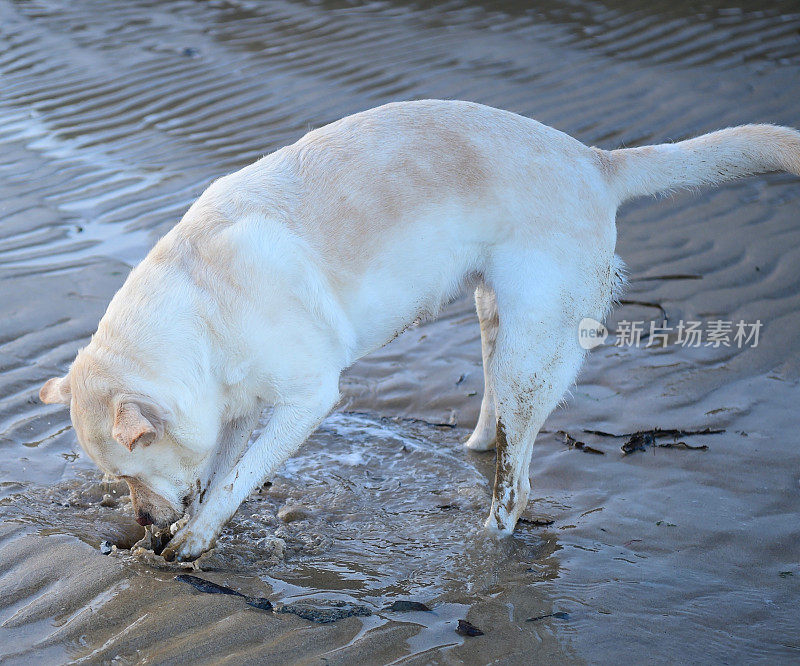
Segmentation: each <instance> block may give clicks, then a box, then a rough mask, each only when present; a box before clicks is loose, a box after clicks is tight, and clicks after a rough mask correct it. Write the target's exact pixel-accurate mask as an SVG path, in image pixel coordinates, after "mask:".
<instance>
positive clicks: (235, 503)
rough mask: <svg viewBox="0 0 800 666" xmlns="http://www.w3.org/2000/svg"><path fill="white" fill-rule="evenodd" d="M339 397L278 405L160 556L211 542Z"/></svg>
mask: <svg viewBox="0 0 800 666" xmlns="http://www.w3.org/2000/svg"><path fill="white" fill-rule="evenodd" d="M337 399H338V390H337V392H336V397H335V398H334V399H330V396H328V398H327V399H321V400H315V401H313V402H311V403H310V404H312V405H313V407H309V404H308V403H307V404H305V405H303V406H302V407H298V406H294V405H277V406H276V407H275V409H274V410H273V412H272V417H271V418H270V420H269V422H268V423H267V426H266V427H265V428H264V431H263V432H262V433H261V435H260V436H259V437H258V439H256V440H255V441H254V442H253V444H252V445H251V446H250V448H249V449H248V450H247V451H246V452H245V454H244V455H243V456H242V457H241V459H240V460H239V462H238V463H236V465H235V466H234V467H233V469H232V470H231V471H230V472H228V473H227V474H226V475H225V476H224V477H223V478H221V479H219V481H218V482H216V483H215V484H214V487H212V488H210V489H209V490H208V492H207V494H206V497H205V498H204V501H203V502H202V504H200V505H198V511H197V513H196V514H195V515H194V516H192V517H191V518H190V520H189V522H188V523H187V524H186V525H185V526H184V527H183V528H182V529H181V530H179V531H178V533H177V534H176V535H175V537H174V538H173V539H172V541H170V543H169V545H168V546H167V548H165V549H164V552H163V553H162V554H163V556H164V559H166V560H168V561H169V560H172V559H176V558H177V559H178V560H193V559H196V558H197V557H199V556H200V555H201V554H202V553H203V552H204V551H206V550H208V549H210V548H211V547H213V545H214V543H215V541H216V539H217V537H218V536H219V534H220V532H221V531H222V528H223V527H224V525H225V523H227V522H228V520H230V518H231V517H232V516H233V514H234V513H236V509H238V508H239V505H240V504H241V503H242V502H243V501H244V500H245V498H246V497H247V496H248V495H249V494H250V493H251V492H253V491H254V490H255V489H256V488H258V487H259V486H260V485H262V484H263V483H264V481H265V480H266V479H267V477H269V475H271V474H272V473H273V472H274V471H275V470H276V469H277V468H278V466H280V465H281V464H282V463H283V462H284V461H285V460H286V459H287V458H288V457H289V456H290V455H291V454H292V453H294V452H295V451H296V450H297V449H298V448H299V447H300V445H301V444H302V443H303V442H304V441H305V440H306V438H307V437H308V436H309V435H310V434H311V433H312V432H313V431H314V430H315V429H316V427H317V426H318V425H319V424H320V422H321V421H322V419H324V418H325V416H327V414H328V412H329V411H330V410H331V408H332V407H333V405H334V404H335V403H336V400H337Z"/></svg>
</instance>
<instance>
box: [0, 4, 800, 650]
mask: <svg viewBox="0 0 800 666" xmlns="http://www.w3.org/2000/svg"><path fill="white" fill-rule="evenodd" d="M799 29H800V13H798V11H797V10H796V7H794V5H793V4H792V3H788V2H787V3H775V4H770V3H757V4H756V3H736V5H728V4H723V3H708V4H707V5H704V6H703V8H702V9H697V7H696V6H695V5H694V4H693V3H667V2H663V3H661V2H659V3H650V4H649V5H648V6H647V7H646V8H642V7H640V6H639V4H638V3H630V2H624V1H620V2H595V3H589V2H575V3H567V4H556V5H552V4H542V5H538V6H534V7H533V8H529V7H528V6H527V4H526V5H524V6H523V4H522V3H520V4H514V3H489V4H482V5H471V6H470V5H463V4H460V3H437V4H436V5H435V6H434V7H432V8H428V9H424V8H423V7H422V6H418V5H415V4H406V3H400V2H391V3H389V2H387V3H378V4H374V5H370V6H368V7H364V8H358V7H353V6H351V5H349V4H346V3H340V2H328V3H313V2H307V3H279V2H278V3H268V4H263V5H259V4H255V3H246V2H212V3H194V2H189V1H176V2H169V3H148V2H133V3H126V5H125V6H124V7H123V6H119V7H118V8H117V7H115V9H114V10H113V11H109V10H108V9H107V8H106V7H105V5H103V4H100V3H97V2H84V1H81V2H55V1H52V0H43V1H42V2H39V3H23V2H2V3H0V82H2V83H1V84H0V85H1V86H2V90H0V146H1V147H2V149H3V150H2V151H0V152H2V157H0V313H2V315H3V317H2V322H1V323H0V396H2V400H0V448H2V451H3V453H4V455H2V456H0V521H1V522H0V607H1V608H2V609H3V610H2V612H0V645H1V646H2V648H0V655H1V656H2V657H5V659H6V660H7V661H8V662H9V663H22V662H30V661H31V660H40V661H48V662H52V663H65V662H67V661H70V660H75V661H78V660H80V659H84V660H85V661H87V662H90V663H94V662H99V661H102V660H109V659H111V658H112V657H115V656H117V657H118V658H119V659H120V660H122V661H124V662H136V661H142V660H146V659H149V660H151V661H155V662H159V663H170V662H173V661H179V660H181V659H189V658H190V659H192V660H193V661H198V662H211V661H215V660H218V659H220V658H223V657H228V658H229V659H230V660H231V661H233V662H237V663H238V662H245V661H252V660H253V659H257V658H262V659H269V660H272V661H275V662H276V663H289V662H292V661H303V660H306V661H314V660H317V661H318V660H319V658H320V657H323V656H324V657H325V658H326V659H327V660H328V661H329V662H337V661H338V662H341V663H345V662H348V663H352V662H354V661H355V662H359V663H361V662H363V663H390V662H393V661H394V660H403V661H402V663H431V662H433V663H460V662H466V663H486V662H488V661H490V660H491V659H500V660H502V661H505V662H507V663H522V662H529V661H530V660H532V659H534V660H539V661H547V662H557V663H582V662H584V661H588V662H597V661H609V660H613V659H617V660H626V661H629V660H631V659H633V658H640V655H641V654H648V655H650V656H651V658H652V660H653V661H654V662H657V663H667V662H675V661H678V662H681V661H691V660H696V659H698V658H700V657H698V655H702V659H703V660H704V661H708V662H711V663H720V662H730V661H759V660H763V661H770V662H773V663H775V662H790V661H793V660H796V659H797V656H798V653H799V652H800V643H798V641H797V639H796V636H797V635H798V633H800V623H799V622H798V619H797V617H796V612H795V609H796V607H797V602H798V600H799V599H800V587H798V586H800V569H798V562H800V546H798V544H800V526H799V525H798V521H797V515H798V509H800V446H799V445H800V441H798V437H797V436H796V431H797V417H796V405H797V403H798V398H800V384H799V382H800V314H798V313H800V296H798V294H800V272H798V270H797V268H796V267H797V265H798V259H800V257H797V256H796V255H797V254H798V252H800V251H798V250H797V249H796V248H798V247H800V226H799V225H798V224H797V219H798V210H800V208H798V206H800V188H798V183H797V180H796V179H793V178H791V177H789V176H786V175H770V176H767V177H763V178H757V179H756V178H754V179H748V180H744V181H740V182H737V183H734V184H731V185H728V186H726V187H724V188H721V189H719V190H715V191H711V192H700V193H697V194H695V195H692V194H680V195H674V196H671V197H666V198H663V199H657V200H656V199H654V200H641V201H638V202H636V203H634V204H631V205H629V206H626V207H625V208H624V209H623V210H622V211H620V215H619V221H618V248H617V252H618V254H620V255H621V256H622V257H623V259H624V260H625V261H626V263H627V265H628V268H629V270H630V274H631V277H632V278H633V279H632V280H631V285H630V287H629V290H628V292H627V294H626V295H625V298H626V299H627V300H629V301H639V302H648V303H658V304H659V305H660V306H661V307H663V309H664V311H665V312H667V313H668V315H669V317H670V319H671V320H675V321H677V320H680V319H684V320H689V319H698V320H701V321H708V320H715V319H728V320H739V319H743V320H746V321H755V320H762V321H763V322H764V329H763V330H762V333H761V340H760V343H759V345H758V347H756V348H747V349H735V348H720V349H714V348H710V347H701V348H697V349H690V348H681V347H680V346H677V345H669V346H667V347H666V348H665V349H646V348H618V347H614V346H611V345H605V346H601V347H599V348H597V349H595V350H594V351H592V352H591V353H590V354H589V357H588V359H587V362H586V364H585V366H584V369H583V371H582V373H581V375H580V377H579V380H578V383H577V386H576V387H574V389H573V391H572V394H571V396H570V398H569V399H568V400H567V402H566V404H565V406H564V407H563V408H561V409H559V410H557V411H556V412H555V413H554V414H553V415H552V416H551V418H550V419H548V423H547V424H546V426H545V428H546V430H547V431H548V432H547V433H544V434H543V435H542V436H541V437H540V439H539V441H538V442H537V446H536V450H535V453H534V460H533V464H532V467H531V472H532V482H533V491H532V494H531V502H530V505H529V507H528V509H527V512H526V514H525V515H526V517H527V518H529V519H530V520H531V521H533V522H531V523H528V524H525V523H523V524H522V525H521V526H520V529H519V530H518V532H517V533H516V535H515V537H514V538H513V539H512V540H509V541H507V542H501V543H495V542H491V541H487V540H486V538H485V536H484V535H483V534H482V532H481V530H480V525H481V523H482V521H483V519H484V518H485V514H486V511H487V510H488V505H489V501H490V493H489V479H490V478H491V473H492V472H491V469H492V464H493V461H492V459H491V458H492V456H491V454H483V455H479V454H474V453H469V452H467V451H465V450H463V449H462V448H461V446H460V444H461V441H462V440H463V439H465V438H466V436H467V435H468V433H469V428H470V426H471V425H473V424H474V422H475V420H476V418H477V414H478V409H479V406H480V398H481V391H482V370H481V365H480V364H481V361H480V341H479V330H478V324H477V319H476V317H475V315H474V312H473V308H472V303H471V300H470V298H469V296H465V297H463V298H461V299H459V300H458V301H456V302H455V303H454V304H452V305H451V306H450V307H449V308H448V309H447V310H446V311H445V312H444V313H443V315H442V317H441V318H440V319H438V320H437V321H435V322H429V323H426V324H423V325H421V326H419V327H415V328H412V329H411V330H409V331H407V332H406V333H405V334H404V335H402V336H401V337H400V338H398V339H397V340H395V341H394V342H392V343H391V344H390V345H388V346H387V347H385V348H384V349H382V350H380V351H378V352H376V353H375V354H372V355H370V356H369V357H367V358H365V359H363V360H362V361H360V362H359V363H358V364H356V365H355V366H354V367H353V368H352V369H351V370H349V371H348V372H347V373H346V374H345V376H344V377H343V379H342V384H341V388H342V394H343V396H344V397H343V404H342V406H341V410H340V411H339V412H337V413H335V414H334V415H332V416H331V417H329V419H328V420H326V422H325V423H324V424H323V426H322V428H321V429H320V431H319V432H318V433H317V434H315V436H314V437H313V438H312V439H311V440H310V442H309V443H307V445H306V446H304V447H303V449H302V450H301V451H300V452H299V454H298V455H297V456H296V457H295V458H293V459H292V460H290V461H289V463H287V465H286V466H285V467H284V468H283V469H282V470H281V471H280V472H279V474H278V475H277V476H276V478H275V479H273V480H272V481H273V484H272V486H270V487H269V488H268V489H265V491H264V492H262V493H259V494H258V495H254V496H253V497H252V498H250V500H248V502H247V503H246V505H245V506H244V507H243V508H242V509H241V510H240V511H239V512H238V513H237V515H236V517H235V519H234V521H233V523H232V525H231V526H230V528H229V529H228V530H226V533H225V535H224V537H223V540H222V542H221V546H220V548H219V549H218V552H217V553H216V554H215V555H214V559H213V561H210V562H209V566H208V568H207V569H205V570H204V571H202V572H199V573H196V575H199V576H202V577H206V578H207V579H208V580H212V581H214V582H216V583H218V584H220V585H225V586H228V587H231V588H232V589H234V590H237V591H239V592H241V593H242V594H245V595H247V596H251V597H258V598H262V597H263V598H268V599H270V601H271V603H273V604H276V605H279V604H282V603H295V602H299V601H303V600H309V599H310V600H312V601H313V602H314V603H321V602H336V601H341V602H345V603H351V604H359V605H364V606H367V607H369V608H370V610H371V612H372V613H373V615H372V616H370V617H361V618H359V617H347V618H343V619H341V620H338V621H336V622H332V623H329V624H317V623H314V622H311V621H309V620H306V619H303V618H302V617H298V616H295V615H292V614H290V613H287V614H270V615H268V616H265V615H264V611H262V610H259V609H255V608H252V607H248V606H247V604H245V603H243V602H242V600H241V599H238V598H236V596H235V595H219V594H201V593H199V592H197V591H195V590H193V589H192V588H191V586H189V585H186V584H185V583H181V582H175V581H173V578H174V576H175V575H176V574H177V573H179V571H176V570H173V569H163V570H162V569H160V568H158V567H153V566H149V565H147V564H146V563H142V562H139V561H137V560H135V559H134V558H132V557H131V556H129V555H128V554H127V553H126V552H125V551H123V550H120V551H119V552H118V553H114V554H112V555H102V554H101V553H100V551H99V546H100V542H101V541H103V540H109V541H111V542H112V543H118V544H120V545H121V546H124V545H129V544H131V543H133V541H134V540H135V539H136V538H138V535H139V528H138V526H137V525H136V524H135V523H134V522H133V520H132V517H131V516H130V513H129V509H128V508H127V505H126V503H125V500H124V499H123V498H122V491H121V490H120V489H117V493H114V492H113V490H114V486H113V485H108V484H105V483H104V482H103V480H102V478H101V477H100V475H99V473H98V472H97V471H96V470H95V469H94V468H93V467H92V465H91V464H90V462H89V461H88V460H87V459H86V457H85V456H84V455H83V454H82V452H81V451H80V448H79V447H78V445H77V443H76V442H75V438H74V433H72V431H71V428H70V427H69V419H68V416H67V414H66V412H65V411H64V410H62V409H58V408H55V407H47V406H43V405H41V404H39V403H38V401H37V400H36V397H35V396H36V392H37V391H38V388H39V386H40V385H41V383H42V382H43V381H44V380H45V379H47V378H48V377H50V376H53V375H55V374H59V373H62V372H63V371H64V370H65V369H66V367H67V365H68V363H69V362H70V360H71V359H72V358H73V357H74V354H75V352H76V350H77V349H78V348H79V347H80V346H81V345H82V344H85V341H86V340H87V339H88V337H89V335H90V334H91V333H92V331H93V330H94V327H95V326H96V323H97V321H98V319H99V317H100V315H101V314H102V312H103V311H104V309H105V306H106V304H107V303H108V301H109V300H110V298H111V296H112V295H113V293H114V291H115V290H116V288H117V287H118V286H119V285H120V284H121V283H122V281H123V280H124V278H125V275H126V274H127V272H128V270H129V269H130V267H131V266H133V265H135V264H136V263H137V262H138V261H139V260H140V259H141V257H142V256H143V255H144V253H145V252H146V251H147V249H148V248H149V247H150V246H151V245H152V244H153V243H154V241H155V239H156V238H158V237H159V236H160V235H161V234H163V233H164V232H165V231H166V230H167V229H169V228H170V227H171V226H172V225H173V224H174V223H175V222H176V221H177V220H178V219H179V218H180V215H181V214H182V212H183V211H184V210H185V209H186V207H187V206H188V205H189V203H190V202H191V201H192V200H193V199H194V198H195V197H196V196H197V195H199V193H200V192H201V191H202V190H203V189H204V187H205V186H207V184H208V183H209V182H210V181H211V180H212V179H214V178H215V177H217V176H219V175H222V174H224V173H227V172H230V171H232V170H235V169H237V168H240V167H241V166H243V165H245V164H247V163H249V162H251V161H253V160H254V159H256V158H257V157H259V156H260V155H262V154H264V153H267V152H269V151H271V150H274V149H276V148H278V147H280V146H281V145H285V144H286V143H290V142H292V141H294V140H296V139H297V138H299V136H301V135H302V134H303V133H304V132H305V131H307V130H308V129H310V128H312V127H317V126H320V125H322V124H324V123H326V122H330V121H332V120H335V119H337V118H339V117H341V116H343V115H346V114H348V113H352V112H355V111H358V110H361V109H364V108H368V107H371V106H375V105H377V104H380V103H383V102H387V101H392V100H397V99H412V98H423V97H442V98H462V99H471V100H474V101H478V102H481V103H486V104H490V105H493V106H498V107H502V108H506V109H510V110H512V111H516V112H519V113H523V114H525V115H529V116H531V117H534V118H536V119H537V120H539V121H541V122H544V123H547V124H550V125H553V126H555V127H557V128H558V129H561V130H563V131H566V132H568V133H570V134H572V135H573V136H575V137H576V138H578V139H580V140H581V141H583V142H585V143H587V144H590V145H592V144H593V145H598V146H600V147H603V148H615V147H617V146H620V145H637V144H642V143H648V142H658V141H667V140H677V139H682V138H686V137H688V136H692V135H695V134H699V133H701V132H705V131H710V130H714V129H717V128H719V127H723V126H728V125H735V124H741V123H747V122H774V123H781V124H787V125H795V126H797V125H798V124H800V120H798V118H797V114H796V106H797V104H796V100H797V98H798V94H800V77H798V70H800V39H798V30H799ZM664 275H667V276H670V275H671V276H681V275H693V276H699V278H698V279H691V280H690V279H666V280H656V279H651V278H655V277H658V276H664ZM656 316H658V313H657V312H656V311H654V310H653V309H652V308H642V307H638V306H636V305H622V306H621V307H620V308H618V309H617V310H616V311H615V312H614V313H613V315H612V318H611V321H610V322H609V327H610V328H612V329H613V328H615V327H616V326H617V324H618V322H620V321H621V320H624V319H626V318H627V319H634V318H637V319H643V320H645V321H649V319H651V318H654V317H656ZM425 422H427V424H426V423H425ZM429 424H446V425H447V426H448V427H436V426H432V425H429ZM451 425H452V426H453V427H449V426H451ZM654 428H675V429H681V430H702V429H704V428H712V429H720V430H724V431H725V432H724V433H720V434H716V435H710V436H708V437H703V438H702V441H700V440H699V439H697V438H694V439H693V438H691V437H688V438H686V441H687V442H688V443H689V444H692V445H699V444H705V445H707V446H708V450H704V451H688V450H680V449H677V450H675V449H661V448H658V447H655V446H646V447H645V448H646V450H645V451H637V452H635V453H633V454H631V455H627V456H626V455H623V453H622V452H621V451H620V450H619V446H620V445H621V444H622V443H623V442H622V441H613V442H611V441H609V440H607V439H604V438H602V437H600V436H596V435H591V434H586V433H584V432H583V431H584V430H596V431H603V432H607V433H634V432H637V431H648V430H652V429H654ZM559 431H565V432H567V433H569V434H570V435H572V436H573V438H574V439H575V440H576V441H580V442H582V443H584V444H585V445H586V446H588V447H592V448H595V449H597V450H601V451H603V453H604V455H585V454H584V452H582V451H581V450H579V449H578V448H576V447H575V446H572V447H570V446H565V444H564V439H563V437H561V436H559V435H557V433H558V432H559ZM578 434H580V436H578ZM107 494H108V495H111V497H112V501H111V502H109V501H106V504H107V505H106V506H102V505H101V503H102V501H103V496H104V495H107ZM109 504H110V505H109ZM287 505H292V506H300V507H303V509H304V511H305V513H306V517H304V518H302V519H298V520H292V521H290V522H284V521H282V520H281V519H279V518H278V517H277V513H278V512H279V511H280V510H281V508H283V507H285V506H287ZM549 521H552V523H549ZM281 542H282V543H281ZM190 573H191V572H190ZM398 599H411V600H416V601H419V602H421V603H425V604H426V605H428V606H429V607H430V608H431V609H432V610H433V614H432V615H428V614H426V613H409V614H405V615H401V614H399V613H391V612H386V611H385V608H386V607H387V606H389V605H390V604H391V603H392V602H394V601H395V600H398ZM187 609H189V611H188V612H187ZM559 613H563V614H567V615H568V617H565V616H564V615H562V616H558V615H557V614H559ZM412 616H413V617H412ZM544 616H546V617H544ZM537 617H538V618H541V619H539V620H537V621H534V622H526V620H527V619H529V618H537ZM460 619H462V620H468V621H469V622H471V623H472V624H473V625H474V626H476V627H478V628H480V629H481V630H482V631H483V632H484V635H482V636H475V637H468V636H462V635H460V634H458V633H456V631H455V629H456V627H457V625H458V620H460Z"/></svg>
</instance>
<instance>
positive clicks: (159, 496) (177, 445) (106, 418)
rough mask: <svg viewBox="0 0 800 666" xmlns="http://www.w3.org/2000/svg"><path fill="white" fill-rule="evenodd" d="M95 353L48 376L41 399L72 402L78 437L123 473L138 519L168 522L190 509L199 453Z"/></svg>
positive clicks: (101, 461)
mask: <svg viewBox="0 0 800 666" xmlns="http://www.w3.org/2000/svg"><path fill="white" fill-rule="evenodd" d="M115 374H117V375H118V374H119V373H112V372H110V371H109V369H108V367H107V366H105V365H104V364H101V363H99V362H98V361H97V360H96V359H94V358H92V356H91V355H89V354H86V353H85V352H82V353H80V354H78V357H77V358H76V359H75V362H74V363H73V364H72V367H71V368H70V371H69V373H68V374H67V375H66V376H65V377H54V378H53V379H50V380H48V381H47V382H46V383H45V384H44V386H42V388H41V390H40V391H39V397H40V398H41V400H42V402H44V403H48V404H52V403H61V404H64V405H69V407H70V416H71V419H72V424H73V426H74V428H75V433H76V435H77V437H78V442H79V443H80V445H81V447H82V448H83V450H84V451H86V453H87V454H88V455H89V457H90V458H91V459H92V460H93V461H94V462H95V464H96V465H97V466H98V467H99V468H100V469H101V470H102V471H103V472H105V473H106V474H110V475H112V476H114V477H117V478H120V479H124V480H125V481H126V482H127V484H128V487H129V488H130V493H131V503H132V505H133V511H134V514H135V516H136V520H137V522H139V523H140V524H141V525H149V524H154V525H157V526H159V527H166V526H168V525H170V524H171V523H173V522H175V521H176V520H178V519H179V518H181V516H183V514H184V513H185V512H186V508H187V506H188V505H189V503H190V502H191V500H192V497H193V494H194V492H195V491H196V489H197V487H198V480H199V477H200V465H199V463H200V462H201V461H200V460H198V456H197V453H196V452H195V451H192V450H190V449H188V448H186V447H185V446H183V445H182V443H181V442H180V441H177V439H176V438H175V435H174V432H175V428H172V427H171V426H172V425H173V424H172V423H171V419H172V415H171V414H170V413H168V412H167V411H166V410H165V408H164V407H163V406H161V405H159V404H157V403H156V402H155V401H154V400H153V399H152V398H151V397H148V396H146V395H143V394H142V393H141V392H136V391H131V390H130V389H129V388H128V389H126V387H124V386H123V382H121V381H120V380H119V378H118V377H115V376H114V375H115Z"/></svg>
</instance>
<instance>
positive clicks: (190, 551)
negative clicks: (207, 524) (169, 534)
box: [161, 523, 217, 562]
mask: <svg viewBox="0 0 800 666" xmlns="http://www.w3.org/2000/svg"><path fill="white" fill-rule="evenodd" d="M216 540H217V535H216V534H215V533H214V532H212V531H209V530H198V529H197V528H196V527H194V526H193V525H192V524H191V523H189V524H187V525H186V526H185V527H183V528H182V529H180V530H179V531H178V533H177V534H176V535H175V536H174V537H173V538H172V540H171V541H170V542H169V543H168V544H167V547H166V548H164V550H163V551H162V553H161V556H162V557H163V558H164V559H165V560H166V561H167V562H172V561H173V560H177V561H178V562H191V561H192V560H196V559H197V558H198V557H200V556H201V555H202V554H203V553H205V552H206V551H208V550H211V549H212V548H213V547H214V544H215V543H216Z"/></svg>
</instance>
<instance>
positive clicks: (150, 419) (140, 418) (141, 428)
mask: <svg viewBox="0 0 800 666" xmlns="http://www.w3.org/2000/svg"><path fill="white" fill-rule="evenodd" d="M111 434H112V435H113V436H114V439H116V440H117V441H118V442H119V443H120V444H122V446H124V447H125V448H127V449H128V450H129V451H133V447H134V446H149V445H150V444H152V443H153V442H154V441H156V440H157V439H160V438H161V437H163V436H164V427H163V425H162V421H161V419H160V418H158V417H157V416H156V412H155V409H154V408H152V407H150V406H149V405H145V404H144V403H140V402H138V401H136V400H132V399H130V398H124V399H123V400H121V401H120V402H119V404H118V405H117V410H116V412H115V414H114V427H113V429H112V430H111Z"/></svg>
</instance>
